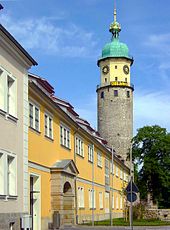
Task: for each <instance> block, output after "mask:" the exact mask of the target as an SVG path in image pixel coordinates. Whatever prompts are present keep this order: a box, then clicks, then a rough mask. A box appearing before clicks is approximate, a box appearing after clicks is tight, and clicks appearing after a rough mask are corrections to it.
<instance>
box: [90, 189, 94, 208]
mask: <svg viewBox="0 0 170 230" xmlns="http://www.w3.org/2000/svg"><path fill="white" fill-rule="evenodd" d="M95 195H96V194H95V190H93V189H89V208H91V209H92V208H96V196H95Z"/></svg>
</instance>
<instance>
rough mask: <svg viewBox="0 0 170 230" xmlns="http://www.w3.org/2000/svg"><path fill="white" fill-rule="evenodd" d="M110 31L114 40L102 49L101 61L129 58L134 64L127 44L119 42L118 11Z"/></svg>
mask: <svg viewBox="0 0 170 230" xmlns="http://www.w3.org/2000/svg"><path fill="white" fill-rule="evenodd" d="M109 31H110V32H111V33H112V40H111V42H109V43H106V45H105V46H104V48H103V49H102V56H101V57H100V58H99V60H98V63H99V61H101V60H103V59H105V58H110V57H113V58H127V59H130V60H131V61H132V63H133V58H132V57H131V56H130V55H129V49H128V47H127V45H126V44H124V43H122V42H120V41H119V33H120V31H121V26H120V24H119V23H118V22H117V21H116V9H115V10H114V22H112V23H111V25H110V28H109Z"/></svg>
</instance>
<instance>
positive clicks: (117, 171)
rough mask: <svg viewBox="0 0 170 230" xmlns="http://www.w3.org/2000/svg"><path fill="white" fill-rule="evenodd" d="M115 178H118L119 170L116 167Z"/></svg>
mask: <svg viewBox="0 0 170 230" xmlns="http://www.w3.org/2000/svg"><path fill="white" fill-rule="evenodd" d="M116 176H117V177H118V176H119V168H118V166H116Z"/></svg>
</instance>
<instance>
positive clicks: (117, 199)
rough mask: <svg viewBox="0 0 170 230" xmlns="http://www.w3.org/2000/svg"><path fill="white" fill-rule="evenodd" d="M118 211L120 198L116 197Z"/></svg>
mask: <svg viewBox="0 0 170 230" xmlns="http://www.w3.org/2000/svg"><path fill="white" fill-rule="evenodd" d="M116 209H119V197H118V196H117V197H116Z"/></svg>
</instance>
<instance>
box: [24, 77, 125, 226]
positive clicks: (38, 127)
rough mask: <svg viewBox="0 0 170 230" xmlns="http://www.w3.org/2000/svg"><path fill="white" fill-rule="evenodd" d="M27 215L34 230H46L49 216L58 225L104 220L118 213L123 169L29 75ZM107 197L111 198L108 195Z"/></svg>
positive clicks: (67, 109)
mask: <svg viewBox="0 0 170 230" xmlns="http://www.w3.org/2000/svg"><path fill="white" fill-rule="evenodd" d="M29 127H30V128H29V138H28V140H29V148H28V152H29V156H28V158H29V164H28V165H29V175H30V214H31V215H32V216H33V227H34V229H42V230H43V229H44V230H45V229H48V225H49V224H50V223H52V222H53V214H54V213H56V212H59V214H60V224H61V225H63V224H75V223H82V222H87V221H90V220H92V214H94V220H102V219H109V214H110V212H111V211H112V213H113V214H112V216H113V218H115V217H122V216H123V214H124V206H125V197H124V195H123V188H125V186H126V184H127V181H128V175H129V169H128V168H127V167H126V166H125V164H124V163H123V161H122V160H121V159H119V158H118V157H117V155H116V154H115V153H114V164H113V174H112V163H111V162H112V150H111V149H110V148H109V147H108V146H107V142H106V141H105V140H104V139H102V137H100V136H99V134H98V133H97V132H96V131H95V130H94V129H93V128H92V127H91V126H90V124H89V123H88V122H87V121H85V120H84V119H82V118H80V117H79V115H78V114H77V113H76V112H75V111H74V108H73V107H72V106H71V105H70V103H68V102H66V101H64V100H61V99H59V98H57V97H55V96H54V89H53V87H52V86H51V85H50V84H49V83H48V82H47V81H46V80H45V79H42V78H41V77H38V76H36V75H33V74H30V75H29ZM112 195H113V196H112Z"/></svg>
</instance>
